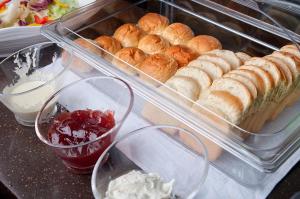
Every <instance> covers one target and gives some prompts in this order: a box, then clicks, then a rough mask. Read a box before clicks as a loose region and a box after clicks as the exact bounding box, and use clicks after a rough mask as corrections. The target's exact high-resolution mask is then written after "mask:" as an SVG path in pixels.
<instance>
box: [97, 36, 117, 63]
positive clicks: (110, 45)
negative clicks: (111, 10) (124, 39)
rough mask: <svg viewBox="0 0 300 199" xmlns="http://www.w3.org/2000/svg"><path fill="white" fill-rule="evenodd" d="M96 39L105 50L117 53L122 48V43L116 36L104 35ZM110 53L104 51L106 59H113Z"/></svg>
mask: <svg viewBox="0 0 300 199" xmlns="http://www.w3.org/2000/svg"><path fill="white" fill-rule="evenodd" d="M95 41H96V42H97V44H98V45H99V46H100V47H101V48H103V49H104V50H107V51H108V52H109V53H111V54H115V53H116V52H118V51H119V50H121V48H122V46H121V43H120V42H119V41H118V40H116V39H115V38H113V37H110V36H105V35H103V36H100V37H97V38H96V39H95ZM109 53H105V52H103V54H104V59H106V60H109V61H111V60H112V58H113V57H112V55H110V54H109Z"/></svg>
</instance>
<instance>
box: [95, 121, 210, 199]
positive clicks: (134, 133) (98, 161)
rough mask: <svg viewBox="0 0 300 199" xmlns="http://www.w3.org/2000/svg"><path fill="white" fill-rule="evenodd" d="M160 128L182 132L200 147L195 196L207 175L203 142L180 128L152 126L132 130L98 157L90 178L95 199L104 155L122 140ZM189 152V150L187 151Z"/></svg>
mask: <svg viewBox="0 0 300 199" xmlns="http://www.w3.org/2000/svg"><path fill="white" fill-rule="evenodd" d="M161 128H167V129H175V130H179V131H180V132H184V133H185V134H187V135H189V136H190V137H191V138H193V139H194V141H196V142H197V145H198V146H200V147H201V154H202V155H203V160H204V165H203V171H202V176H201V179H199V183H198V187H197V190H196V191H194V192H192V193H191V194H190V195H191V196H195V195H196V194H197V193H198V192H199V190H200V188H201V185H202V184H203V183H204V182H205V180H206V177H207V174H208V169H209V163H208V152H207V148H206V146H205V144H203V142H202V141H201V140H200V139H199V138H198V137H197V136H196V135H195V134H194V133H192V132H190V131H188V130H186V129H183V128H180V127H176V126H171V125H152V126H145V127H142V128H139V129H136V130H133V131H131V132H129V133H127V134H125V135H123V136H121V137H119V138H118V139H116V140H114V142H113V143H112V144H111V145H110V146H109V147H107V148H106V149H105V151H104V152H103V153H102V154H101V156H100V157H99V159H98V160H97V162H96V164H95V166H94V169H93V173H92V178H91V186H92V192H93V195H94V197H95V198H97V196H98V195H99V194H98V193H99V192H98V190H97V186H96V180H97V178H96V177H97V173H98V168H99V166H100V164H101V162H102V160H103V158H104V157H105V155H106V154H107V152H108V151H109V150H110V149H111V148H112V147H114V146H115V145H117V144H118V143H119V142H122V141H123V140H125V139H127V138H129V137H130V136H133V135H136V134H139V133H141V132H143V131H144V130H148V129H161ZM189 150H190V149H189Z"/></svg>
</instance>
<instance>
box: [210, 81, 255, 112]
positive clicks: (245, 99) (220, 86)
mask: <svg viewBox="0 0 300 199" xmlns="http://www.w3.org/2000/svg"><path fill="white" fill-rule="evenodd" d="M209 89H210V90H211V91H212V90H219V91H226V92H228V93H230V94H231V95H233V96H235V97H237V98H238V99H239V100H240V101H241V103H242V105H243V112H244V113H246V112H247V111H248V109H249V107H250V106H251V104H252V102H253V99H252V96H251V94H250V91H249V90H248V88H247V87H246V86H244V84H242V83H240V82H239V81H237V80H235V79H232V78H220V79H217V80H215V81H214V82H213V83H212V85H211V87H210V88H209Z"/></svg>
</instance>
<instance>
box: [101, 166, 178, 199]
mask: <svg viewBox="0 0 300 199" xmlns="http://www.w3.org/2000/svg"><path fill="white" fill-rule="evenodd" d="M173 184H174V180H171V181H170V182H168V183H165V182H164V181H163V180H162V179H161V177H160V176H159V175H157V174H153V173H149V174H146V173H142V172H141V171H137V170H133V171H131V172H129V173H127V174H125V175H122V176H120V177H118V178H116V179H114V180H112V181H111V182H110V183H109V186H108V190H107V192H106V197H105V199H170V198H171V196H172V188H173Z"/></svg>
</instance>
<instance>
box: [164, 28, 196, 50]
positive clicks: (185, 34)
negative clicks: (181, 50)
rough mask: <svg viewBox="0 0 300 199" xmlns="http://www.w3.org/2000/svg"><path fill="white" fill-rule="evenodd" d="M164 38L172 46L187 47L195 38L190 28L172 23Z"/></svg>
mask: <svg viewBox="0 0 300 199" xmlns="http://www.w3.org/2000/svg"><path fill="white" fill-rule="evenodd" d="M162 35H163V37H164V38H165V39H167V40H168V41H169V42H170V43H171V44H172V45H178V44H179V45H185V44H186V43H187V42H188V41H189V40H190V39H192V38H193V37H194V33H193V31H192V29H191V28H190V27H188V26H187V25H185V24H182V23H172V24H170V25H169V26H168V27H167V28H166V29H165V30H164V32H163V34H162Z"/></svg>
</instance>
